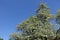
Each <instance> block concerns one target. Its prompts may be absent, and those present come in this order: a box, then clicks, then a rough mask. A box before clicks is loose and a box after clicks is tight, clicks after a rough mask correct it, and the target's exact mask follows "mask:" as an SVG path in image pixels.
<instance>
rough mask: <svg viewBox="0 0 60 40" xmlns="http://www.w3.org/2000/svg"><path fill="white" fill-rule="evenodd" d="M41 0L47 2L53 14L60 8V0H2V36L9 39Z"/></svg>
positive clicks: (0, 33)
mask: <svg viewBox="0 0 60 40" xmlns="http://www.w3.org/2000/svg"><path fill="white" fill-rule="evenodd" d="M41 2H45V3H46V5H47V6H48V7H49V8H50V10H51V11H50V12H51V14H55V13H56V10H58V9H60V0H0V37H2V38H4V40H8V38H9V35H10V34H11V33H14V32H16V26H17V24H18V23H20V22H22V21H23V20H25V19H27V18H29V16H31V15H34V14H35V10H36V9H37V7H38V5H39V4H40V3H41Z"/></svg>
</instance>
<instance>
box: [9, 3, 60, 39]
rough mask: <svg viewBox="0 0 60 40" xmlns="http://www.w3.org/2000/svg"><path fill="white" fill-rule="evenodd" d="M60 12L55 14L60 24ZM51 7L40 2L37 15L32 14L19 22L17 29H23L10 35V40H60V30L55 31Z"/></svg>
mask: <svg viewBox="0 0 60 40" xmlns="http://www.w3.org/2000/svg"><path fill="white" fill-rule="evenodd" d="M59 13H60V12H57V15H56V16H55V19H56V22H57V23H58V24H60V14H59ZM51 18H53V16H52V15H51V14H50V9H49V8H48V7H47V6H46V5H45V4H43V3H42V4H40V6H39V7H38V8H37V10H36V15H34V16H31V17H30V18H28V19H27V20H25V21H24V22H22V23H20V24H18V26H17V30H18V31H22V33H21V34H20V32H18V33H13V34H11V35H10V39H9V40H60V31H59V30H58V31H57V32H54V31H53V30H52V29H53V24H52V23H51V22H50V19H51Z"/></svg>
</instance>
